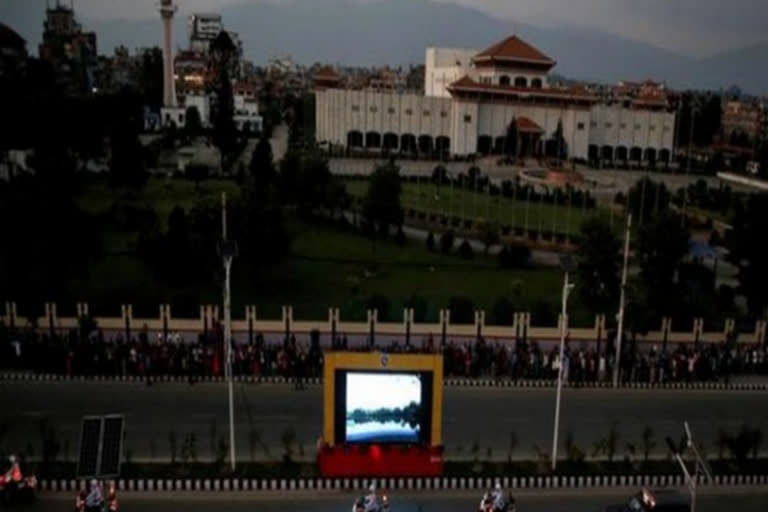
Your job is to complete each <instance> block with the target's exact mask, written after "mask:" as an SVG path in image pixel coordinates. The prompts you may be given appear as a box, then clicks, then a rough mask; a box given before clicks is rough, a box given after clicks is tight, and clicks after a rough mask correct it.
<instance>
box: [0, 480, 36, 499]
mask: <svg viewBox="0 0 768 512" xmlns="http://www.w3.org/2000/svg"><path fill="white" fill-rule="evenodd" d="M36 493H37V477H35V475H27V476H22V477H21V479H20V480H18V481H15V480H11V479H9V478H8V477H7V476H6V475H5V474H2V475H0V503H3V504H6V505H15V504H29V503H32V502H34V501H35V494H36Z"/></svg>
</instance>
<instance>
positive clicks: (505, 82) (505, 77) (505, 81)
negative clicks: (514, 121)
mask: <svg viewBox="0 0 768 512" xmlns="http://www.w3.org/2000/svg"><path fill="white" fill-rule="evenodd" d="M509 83H510V82H509V76H508V75H501V76H500V77H499V85H509Z"/></svg>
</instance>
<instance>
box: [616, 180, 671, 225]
mask: <svg viewBox="0 0 768 512" xmlns="http://www.w3.org/2000/svg"><path fill="white" fill-rule="evenodd" d="M671 197H672V195H671V194H670V192H669V189H667V187H666V185H664V183H663V182H656V181H653V180H651V179H650V178H646V177H644V178H641V179H639V180H637V182H636V183H635V184H634V185H633V186H632V188H630V189H629V192H628V199H627V201H628V207H629V209H630V211H631V212H632V219H633V220H634V221H635V222H636V223H637V224H638V225H640V224H643V223H644V222H645V221H646V220H647V219H649V218H651V217H653V216H654V215H656V214H658V213H659V212H663V211H665V210H667V208H669V202H670V200H671Z"/></svg>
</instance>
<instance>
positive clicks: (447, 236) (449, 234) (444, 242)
mask: <svg viewBox="0 0 768 512" xmlns="http://www.w3.org/2000/svg"><path fill="white" fill-rule="evenodd" d="M453 241H454V235H453V230H452V229H449V230H448V231H446V232H445V233H443V234H442V235H440V252H442V253H443V254H448V253H449V252H451V250H453Z"/></svg>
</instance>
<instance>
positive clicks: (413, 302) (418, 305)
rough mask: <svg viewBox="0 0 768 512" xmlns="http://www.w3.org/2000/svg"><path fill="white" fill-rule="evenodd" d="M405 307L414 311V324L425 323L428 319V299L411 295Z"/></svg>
mask: <svg viewBox="0 0 768 512" xmlns="http://www.w3.org/2000/svg"><path fill="white" fill-rule="evenodd" d="M404 306H405V307H406V309H412V310H413V321H414V322H418V323H421V322H424V320H425V319H426V317H427V299H425V298H424V297H422V296H420V295H411V297H410V298H409V299H408V300H407V301H405V304H404Z"/></svg>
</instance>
